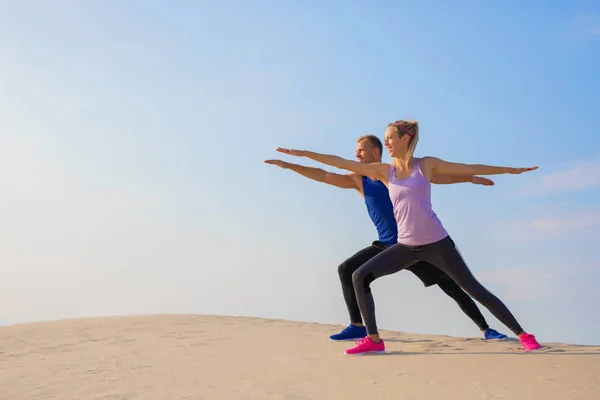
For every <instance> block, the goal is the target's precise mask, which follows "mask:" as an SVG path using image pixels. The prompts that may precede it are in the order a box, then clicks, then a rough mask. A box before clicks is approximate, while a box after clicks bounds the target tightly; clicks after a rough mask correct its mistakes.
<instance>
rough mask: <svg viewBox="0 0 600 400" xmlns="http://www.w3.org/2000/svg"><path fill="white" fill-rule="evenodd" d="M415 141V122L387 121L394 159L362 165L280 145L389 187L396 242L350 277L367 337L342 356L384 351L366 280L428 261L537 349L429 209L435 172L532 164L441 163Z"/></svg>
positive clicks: (480, 171) (504, 170)
mask: <svg viewBox="0 0 600 400" xmlns="http://www.w3.org/2000/svg"><path fill="white" fill-rule="evenodd" d="M418 140H419V125H418V123H417V122H416V121H405V120H400V121H396V122H393V123H391V124H389V125H388V127H387V129H386V131H385V142H384V143H385V147H386V149H387V150H388V152H389V154H390V156H391V157H392V163H391V164H387V163H360V162H355V161H351V160H346V159H343V158H341V157H337V156H333V155H326V154H318V153H314V152H310V151H303V150H288V149H282V148H278V149H277V151H279V152H282V153H286V154H289V155H292V156H300V157H307V158H310V159H312V160H315V161H318V162H321V163H323V164H327V165H330V166H333V167H337V168H341V169H346V170H349V171H352V172H355V173H358V174H361V175H364V176H368V177H370V178H371V179H374V180H380V181H382V182H383V183H385V185H386V186H387V187H388V189H389V193H390V198H391V200H392V203H393V205H394V216H395V219H396V222H397V223H398V243H397V244H395V245H394V246H392V247H390V248H388V249H386V250H385V251H383V252H382V253H380V254H379V255H377V256H375V257H374V258H372V259H371V260H369V261H367V262H366V263H365V264H363V265H362V266H361V267H360V268H359V269H358V270H356V271H355V272H354V274H353V276H352V279H353V283H354V291H355V293H356V298H357V300H358V305H359V308H360V312H361V314H362V316H363V319H364V322H365V325H366V327H367V336H365V337H364V338H363V339H362V340H360V341H358V342H356V346H355V347H353V348H351V349H348V350H346V354H364V353H372V352H376V353H385V344H384V342H383V340H382V339H381V338H380V337H379V334H378V331H377V323H376V320H375V304H374V302H373V296H372V294H371V288H370V284H371V282H373V281H374V280H375V279H377V278H380V277H382V276H385V275H390V274H394V273H396V272H398V271H401V270H403V269H405V268H407V267H410V266H411V265H413V264H415V263H417V262H419V261H425V262H429V263H431V264H433V265H435V266H436V267H438V268H439V269H441V270H442V271H444V272H445V273H446V274H447V275H449V276H450V277H451V278H452V280H454V281H455V282H456V283H457V284H458V285H460V287H462V288H463V289H464V290H465V291H466V292H467V293H468V294H469V295H470V296H471V297H473V298H474V299H475V300H477V301H478V302H479V303H481V304H482V305H484V306H485V307H486V308H487V309H488V310H489V311H490V312H491V313H492V314H493V315H494V316H495V317H496V318H498V320H500V321H501V322H502V323H503V324H504V325H506V326H507V327H508V328H509V329H510V330H511V331H513V332H514V333H515V335H517V337H518V338H519V341H520V343H521V345H522V346H523V347H524V348H525V351H531V350H536V349H539V348H540V345H539V343H538V342H537V341H536V339H535V336H533V335H531V334H529V333H527V332H525V331H524V330H523V329H522V328H521V326H520V325H519V323H518V322H517V320H516V319H515V317H514V316H513V315H512V313H511V312H510V311H509V310H508V308H507V307H506V306H505V305H504V304H503V303H502V301H500V300H499V299H498V298H497V297H496V296H494V295H493V294H492V293H490V292H489V291H488V290H487V289H486V288H485V287H483V286H482V285H481V284H480V283H479V282H478V281H477V280H476V279H475V277H474V276H473V274H471V271H470V270H469V268H468V267H467V265H466V264H465V262H464V260H463V258H462V256H461V255H460V252H459V251H458V249H457V248H456V246H455V245H454V242H453V241H452V239H451V238H450V236H449V235H448V232H446V230H445V229H444V227H443V225H442V223H441V222H440V220H439V219H438V217H437V216H436V214H435V212H434V211H433V209H432V207H431V182H430V179H431V177H432V176H433V175H434V174H435V175H495V174H521V173H523V172H527V171H533V170H535V169H537V167H532V168H508V167H492V166H488V165H480V164H475V165H467V164H458V163H451V162H447V161H443V160H441V159H439V158H435V157H423V158H415V157H414V156H413V153H414V151H415V148H416V146H417V142H418Z"/></svg>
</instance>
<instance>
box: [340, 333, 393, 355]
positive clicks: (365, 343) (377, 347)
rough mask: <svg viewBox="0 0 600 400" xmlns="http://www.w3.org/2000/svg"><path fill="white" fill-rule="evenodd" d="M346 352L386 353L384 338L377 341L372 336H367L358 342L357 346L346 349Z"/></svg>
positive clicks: (352, 353)
mask: <svg viewBox="0 0 600 400" xmlns="http://www.w3.org/2000/svg"><path fill="white" fill-rule="evenodd" d="M344 353H346V354H351V355H354V354H369V353H377V354H385V344H384V343H383V339H381V340H380V341H379V343H375V342H374V341H372V340H371V338H370V337H368V336H365V337H364V338H362V339H361V340H358V341H357V342H356V346H355V347H353V348H351V349H348V350H346V351H345V352H344Z"/></svg>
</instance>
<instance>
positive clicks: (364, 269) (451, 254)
mask: <svg viewBox="0 0 600 400" xmlns="http://www.w3.org/2000/svg"><path fill="white" fill-rule="evenodd" d="M419 261H425V262H428V263H431V264H433V265H434V266H436V267H438V268H439V269H441V270H442V271H443V272H445V273H446V274H447V275H448V276H450V278H451V279H452V280H453V281H454V282H456V283H457V284H458V285H459V286H460V287H461V288H462V289H464V290H465V291H466V292H467V293H468V294H469V295H470V296H471V297H473V298H474V299H475V300H477V301H478V302H479V303H481V304H483V305H484V306H485V307H486V308H487V309H488V310H489V311H490V312H491V313H492V314H493V315H494V316H495V317H496V318H498V319H499V320H500V321H501V322H502V323H503V324H504V325H506V326H507V327H508V328H509V329H510V330H511V331H512V332H513V333H514V334H515V335H517V336H518V335H520V334H521V333H522V332H523V329H522V328H521V326H520V325H519V323H518V322H517V320H516V319H515V317H514V316H513V315H512V313H511V312H510V311H509V310H508V308H507V307H506V306H505V305H504V303H502V301H500V299H498V298H497V297H496V296H494V295H493V294H492V293H490V292H489V291H488V290H487V289H486V288H485V287H483V285H481V284H480V283H479V282H478V281H477V279H475V277H474V276H473V274H472V273H471V271H470V270H469V267H467V265H466V264H465V262H464V260H463V258H462V256H461V255H460V253H459V251H458V249H457V248H456V246H455V244H454V242H453V241H452V239H451V238H450V237H449V236H447V237H446V238H444V239H442V240H440V241H438V242H435V243H431V244H427V245H424V246H410V247H409V246H405V245H402V244H400V243H398V244H395V245H394V246H392V247H390V248H388V249H386V250H384V251H382V252H381V253H379V254H378V255H376V256H374V257H373V258H371V259H370V260H369V261H367V262H366V263H364V264H363V265H362V266H361V267H360V268H358V269H357V270H356V271H355V272H354V273H353V274H352V282H353V285H354V292H355V295H356V300H357V303H358V306H359V309H360V313H361V314H362V316H363V318H364V321H365V325H366V327H367V333H369V334H376V333H377V323H376V320H375V303H374V302H373V295H372V294H371V288H370V284H371V282H373V281H374V280H375V279H377V278H380V277H382V276H385V275H390V274H394V273H396V272H398V271H401V270H403V269H406V268H408V267H411V266H414V265H415V264H416V263H417V262H419Z"/></svg>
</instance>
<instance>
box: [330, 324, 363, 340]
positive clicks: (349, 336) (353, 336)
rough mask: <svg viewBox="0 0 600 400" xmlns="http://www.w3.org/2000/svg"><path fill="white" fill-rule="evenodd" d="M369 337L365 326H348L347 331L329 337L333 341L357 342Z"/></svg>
mask: <svg viewBox="0 0 600 400" xmlns="http://www.w3.org/2000/svg"><path fill="white" fill-rule="evenodd" d="M365 336H367V328H365V327H364V326H356V325H353V324H350V325H348V327H347V328H346V329H344V330H343V331H341V332H340V333H336V334H335V335H331V336H329V339H331V340H357V339H362V338H364V337H365Z"/></svg>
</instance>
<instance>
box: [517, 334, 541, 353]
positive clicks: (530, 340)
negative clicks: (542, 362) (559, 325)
mask: <svg viewBox="0 0 600 400" xmlns="http://www.w3.org/2000/svg"><path fill="white" fill-rule="evenodd" d="M519 342H521V346H523V348H524V349H525V351H532V350H537V349H539V348H541V347H542V346H540V344H539V343H538V342H537V340H535V336H533V335H530V334H529V333H522V334H521V335H519Z"/></svg>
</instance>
